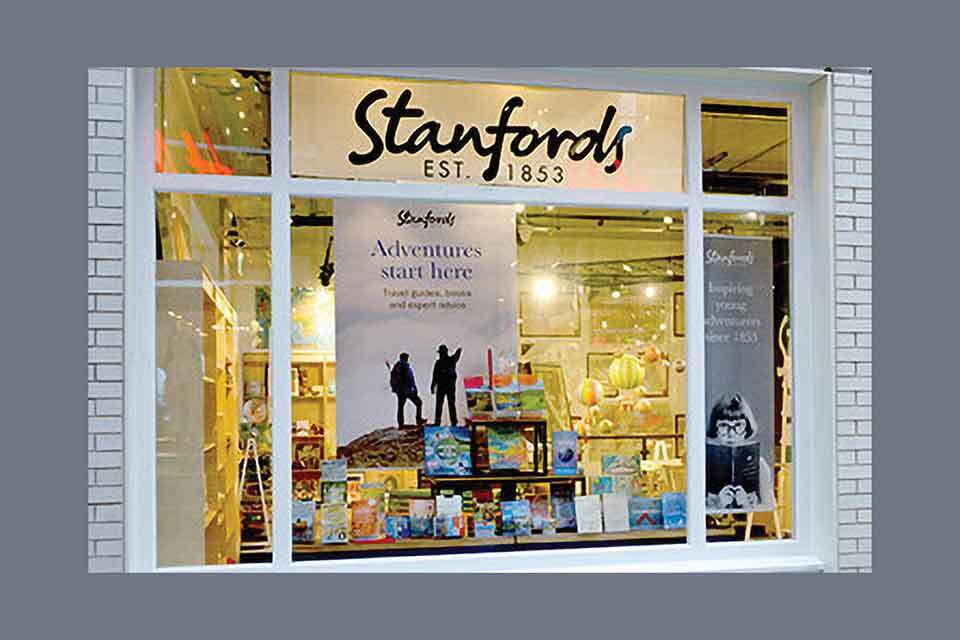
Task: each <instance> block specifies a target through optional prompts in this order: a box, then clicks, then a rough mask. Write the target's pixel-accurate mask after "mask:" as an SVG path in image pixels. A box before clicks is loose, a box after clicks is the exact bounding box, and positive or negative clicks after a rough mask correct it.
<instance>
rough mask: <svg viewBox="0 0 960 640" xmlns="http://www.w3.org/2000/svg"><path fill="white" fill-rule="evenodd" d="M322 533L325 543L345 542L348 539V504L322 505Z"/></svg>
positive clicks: (322, 539) (322, 540)
mask: <svg viewBox="0 0 960 640" xmlns="http://www.w3.org/2000/svg"><path fill="white" fill-rule="evenodd" d="M320 535H321V540H320V541H321V542H322V543H323V544H345V543H346V542H348V540H347V505H345V504H323V505H321V506H320Z"/></svg>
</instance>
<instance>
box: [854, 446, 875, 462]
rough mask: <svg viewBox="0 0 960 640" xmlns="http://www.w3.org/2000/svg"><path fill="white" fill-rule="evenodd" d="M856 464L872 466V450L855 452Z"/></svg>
mask: <svg viewBox="0 0 960 640" xmlns="http://www.w3.org/2000/svg"><path fill="white" fill-rule="evenodd" d="M855 453H856V454H857V457H856V459H857V464H873V450H872V449H869V450H864V451H856V452H855Z"/></svg>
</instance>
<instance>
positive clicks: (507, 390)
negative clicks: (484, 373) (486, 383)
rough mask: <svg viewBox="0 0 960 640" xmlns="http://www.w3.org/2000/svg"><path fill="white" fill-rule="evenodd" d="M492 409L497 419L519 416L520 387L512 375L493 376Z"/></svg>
mask: <svg viewBox="0 0 960 640" xmlns="http://www.w3.org/2000/svg"><path fill="white" fill-rule="evenodd" d="M493 409H494V414H495V415H496V416H497V417H499V418H516V417H519V416H520V386H519V385H518V384H517V382H516V381H515V380H514V379H513V376H512V375H509V374H504V375H494V376H493Z"/></svg>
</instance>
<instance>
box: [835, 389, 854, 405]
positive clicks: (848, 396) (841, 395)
mask: <svg viewBox="0 0 960 640" xmlns="http://www.w3.org/2000/svg"><path fill="white" fill-rule="evenodd" d="M856 399H857V397H856V394H854V393H853V392H850V391H840V392H838V393H837V405H838V406H848V405H853V404H856Z"/></svg>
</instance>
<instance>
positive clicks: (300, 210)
mask: <svg viewBox="0 0 960 640" xmlns="http://www.w3.org/2000/svg"><path fill="white" fill-rule="evenodd" d="M158 75H160V78H159V80H158V82H159V83H160V84H159V85H158V86H159V87H160V89H161V90H159V91H158V115H157V120H158V132H157V140H158V143H157V149H158V158H157V169H158V170H159V171H181V172H198V173H223V174H228V173H232V172H236V173H243V174H250V175H268V174H269V117H268V116H269V74H262V73H254V72H244V71H242V70H212V71H211V70H192V72H191V70H171V72H169V73H164V74H158ZM240 114H242V115H240ZM225 122H227V123H229V124H226V125H224V124H223V123H225ZM786 122H787V114H786V110H785V109H783V108H781V107H772V106H769V105H729V104H725V103H723V102H722V101H716V104H715V105H713V106H711V105H704V121H703V124H704V126H703V130H704V158H705V162H704V176H705V178H704V184H705V189H707V190H713V191H716V192H728V193H729V192H733V193H758V194H765V195H783V194H785V193H786V184H787V151H786V149H787V144H786ZM161 123H162V124H161ZM213 123H216V124H213ZM747 133H750V135H746V134H747ZM731 139H740V140H750V143H749V145H747V144H746V143H744V144H737V145H731V144H727V145H724V144H723V142H724V141H726V142H729V141H730V140H731ZM200 140H204V141H205V142H204V143H200V142H198V141H200ZM708 173H709V174H711V175H710V177H709V179H708V178H707V174H708ZM291 204H292V211H291V271H292V289H291V291H290V292H289V295H290V297H291V298H290V300H291V336H290V340H291V363H292V370H291V371H289V372H283V373H282V375H290V379H291V388H292V398H291V406H292V418H293V420H292V424H291V425H290V427H291V438H292V439H291V447H292V458H293V465H292V468H291V469H290V472H291V474H292V480H293V482H292V486H293V496H292V497H293V500H294V513H293V516H294V518H293V531H292V532H291V534H290V535H292V536H293V538H294V559H295V560H307V559H320V558H331V557H350V556H367V555H373V556H376V555H378V554H398V553H399V554H414V553H450V552H469V551H482V550H501V551H505V550H515V549H537V548H555V547H569V546H577V545H622V544H667V543H682V542H684V541H685V512H683V513H682V517H675V518H673V519H672V521H671V524H672V525H673V526H665V513H664V512H663V509H665V506H664V505H665V504H666V503H665V502H664V503H659V502H656V501H658V500H660V499H661V498H662V496H664V495H665V494H668V495H680V496H684V495H685V492H686V462H685V435H686V419H685V418H686V416H685V412H686V401H687V397H686V375H685V371H686V331H685V307H684V293H683V292H684V273H685V259H684V241H683V238H684V217H683V214H682V212H680V211H656V210H622V209H621V210H618V209H605V208H593V207H591V208H563V207H552V206H523V205H517V206H516V208H515V212H516V242H517V258H518V259H517V264H516V279H517V294H518V301H517V309H518V318H517V344H518V354H519V360H520V361H519V363H518V367H517V371H516V374H517V377H518V379H520V378H521V377H522V376H527V379H532V380H533V381H535V382H534V385H535V386H537V387H538V388H540V387H541V386H542V390H543V391H542V393H543V397H544V410H543V415H542V416H538V417H536V418H534V419H530V420H520V419H516V420H513V421H512V424H513V425H514V427H515V431H516V432H517V434H519V439H518V440H517V441H516V442H513V443H512V444H513V445H516V444H517V442H518V443H519V447H520V450H521V455H522V462H521V463H520V465H519V468H518V469H516V471H515V472H512V473H504V472H500V473H491V471H492V470H491V469H487V473H479V472H478V473H476V474H474V476H472V477H469V478H442V477H429V476H427V475H426V474H425V472H424V460H423V437H424V436H423V432H422V430H421V431H418V430H416V429H413V430H402V431H401V430H399V429H398V430H397V433H396V434H394V435H393V436H391V440H390V442H372V441H364V442H359V441H354V442H351V443H349V444H348V445H346V446H340V447H338V445H337V439H336V429H337V384H336V373H337V359H336V349H335V317H334V303H335V299H336V280H337V278H336V256H335V255H334V253H333V234H334V232H335V227H336V225H337V224H339V223H340V221H338V220H337V218H336V202H335V201H332V200H327V199H307V198H294V199H293V200H292V203H291ZM156 214H157V245H156V255H157V298H156V299H157V372H158V373H157V376H158V385H157V387H158V390H157V541H158V542H157V543H158V561H159V564H160V565H161V566H172V565H200V564H221V563H234V562H255V561H265V560H268V559H269V554H270V553H271V549H272V540H271V536H272V531H271V526H270V525H271V521H272V504H273V492H272V478H273V473H274V472H275V470H274V469H273V467H272V464H271V460H272V455H271V454H272V423H271V415H270V403H271V398H270V388H271V387H270V381H271V379H272V376H273V375H279V374H278V372H275V371H272V370H271V367H270V348H269V347H270V331H271V314H270V304H271V296H272V292H271V267H272V265H271V248H270V237H271V236H270V198H269V197H255V196H213V195H191V194H173V193H170V194H166V193H165V194H158V196H157V201H156ZM704 231H705V233H718V234H730V235H743V236H757V235H763V236H770V237H773V238H774V243H775V255H776V256H777V262H776V265H775V281H776V282H775V283H772V286H775V288H778V289H779V291H780V294H779V295H778V297H777V304H778V308H777V315H776V318H777V327H778V336H777V337H778V339H777V340H776V341H775V344H776V345H777V349H776V350H777V353H776V354H775V356H774V358H775V363H776V366H777V372H778V377H777V380H776V384H775V388H776V389H777V393H776V398H777V403H776V404H777V406H776V415H777V425H776V442H777V453H776V455H777V467H776V479H775V483H776V491H777V509H776V510H775V511H774V512H771V513H769V514H767V513H761V514H756V515H755V516H753V515H746V514H737V515H728V516H710V517H708V522H707V531H708V539H709V540H718V541H721V540H744V539H753V540H757V539H764V538H773V537H788V536H789V535H790V530H791V523H792V512H791V504H792V494H791V490H790V487H791V484H792V481H791V473H790V467H791V451H790V442H792V436H791V424H790V423H791V420H790V406H791V403H790V401H789V394H790V387H789V385H790V380H791V376H790V364H789V317H788V314H789V296H788V293H789V254H788V251H789V224H788V219H787V218H786V217H783V216H763V215H758V214H756V213H748V214H741V215H720V214H710V215H708V216H706V218H705V228H704ZM625 355H629V356H631V358H630V359H629V362H626V361H625V360H623V359H624V356H625ZM625 363H626V364H625ZM615 364H616V366H614V365H615ZM638 368H639V369H640V371H637V369H638ZM641 378H642V382H638V381H637V380H638V379H641ZM490 382H491V383H492V382H494V381H493V380H490ZM457 392H458V393H465V389H464V388H462V387H461V388H459V389H458V391H457ZM428 413H429V412H428ZM476 422H477V436H476V438H477V441H478V443H477V450H476V451H474V452H473V453H474V454H475V455H477V457H478V458H480V459H481V460H477V461H475V464H476V466H477V467H478V468H479V469H482V468H483V466H484V463H483V461H482V459H487V460H488V464H489V455H490V452H489V450H487V447H488V446H489V443H490V438H491V436H490V431H491V429H489V428H488V425H486V424H483V421H482V420H477V421H476ZM535 423H536V424H535ZM540 423H542V425H543V429H542V431H541V429H539V428H537V425H538V424H540ZM499 428H500V426H497V427H495V428H494V430H496V429H499ZM558 432H564V433H568V434H570V433H572V434H575V436H573V439H574V441H575V443H576V444H575V446H574V448H573V450H574V452H575V454H574V455H575V460H574V471H573V473H571V474H569V475H564V474H558V473H555V471H556V469H554V468H553V466H552V463H553V461H554V454H555V452H554V435H555V434H556V433H558ZM541 434H542V435H541ZM498 437H499V436H498ZM471 438H473V436H471ZM384 447H392V448H393V449H394V450H395V451H400V452H401V453H399V454H397V455H394V454H391V461H392V462H391V464H390V465H383V464H381V459H382V458H383V456H382V455H381V454H380V451H381V450H382V449H383V448H384ZM418 456H419V457H418ZM335 460H344V461H345V468H337V467H336V465H330V464H329V463H331V461H335ZM324 463H328V464H327V465H325V464H324ZM328 470H331V471H330V475H329V476H328V474H327V471H328ZM341 474H342V475H341ZM614 476H617V477H616V478H614ZM612 481H616V482H620V483H622V482H626V484H627V487H628V488H627V489H626V491H627V492H628V493H629V495H631V496H632V497H635V498H643V499H645V500H646V501H647V502H644V503H640V504H641V507H640V509H641V511H642V514H641V517H642V518H643V519H645V523H644V522H641V523H640V526H637V527H633V526H629V527H627V529H626V530H616V531H607V530H601V531H595V532H578V531H577V527H576V526H574V527H573V528H571V527H570V526H569V524H570V523H569V520H568V519H567V521H564V519H565V518H567V515H566V510H567V509H568V508H569V507H570V505H571V504H572V503H571V501H570V500H571V499H572V498H575V497H578V496H590V495H598V496H599V495H605V494H609V493H611V486H612V484H611V483H612ZM618 491H619V489H618ZM371 497H372V499H373V500H375V501H376V507H375V509H374V514H373V516H372V517H371V515H370V514H369V513H368V511H367V510H360V509H356V510H355V509H354V508H353V505H355V504H356V505H361V504H366V503H369V502H370V500H371ZM454 499H455V502H456V503H457V511H456V515H455V516H454V517H453V520H454V521H455V522H454V526H453V527H452V529H450V531H444V532H442V533H441V532H440V530H439V528H438V527H439V522H440V520H441V519H442V518H446V516H447V515H450V514H449V512H446V513H444V509H445V508H447V507H448V506H449V505H450V504H451V503H452V501H454ZM518 501H526V502H527V503H528V505H529V512H527V513H521V514H519V516H518V515H517V514H514V513H509V514H508V513H507V512H506V511H505V510H504V508H502V506H501V505H502V504H504V503H510V504H513V503H515V502H518ZM426 503H431V504H432V506H429V505H426V506H425V504H426ZM654 503H656V504H657V505H659V506H653V505H654ZM561 510H563V511H564V513H560V511H561ZM328 511H329V514H327V513H326V512H328ZM327 515H329V516H330V520H329V522H330V523H331V527H332V528H333V529H336V531H337V532H338V534H339V538H340V539H335V538H336V536H332V537H329V538H327V537H326V536H325V533H324V530H325V525H326V524H328V521H327ZM675 515H681V514H675ZM415 517H417V518H430V519H431V520H433V528H432V530H431V532H430V535H425V534H424V535H420V536H411V535H410V533H409V531H408V532H407V535H405V536H404V535H400V534H398V533H397V532H396V531H395V530H392V529H391V530H389V531H388V524H389V523H390V522H391V518H393V520H392V522H393V525H394V527H397V526H406V527H411V526H412V523H411V520H412V519H413V518H415ZM403 518H407V524H406V525H399V524H397V523H400V522H403ZM515 518H517V521H516V522H514V519H515ZM361 519H362V520H363V522H362V525H361V523H360V520H361ZM371 519H372V521H373V524H370V522H371ZM506 520H509V522H507V521H506ZM478 525H481V526H482V527H483V528H484V531H486V533H488V534H492V535H489V536H487V535H485V536H484V537H478V533H477V532H478ZM371 527H372V528H371ZM451 531H452V534H451ZM421 534H422V532H421Z"/></svg>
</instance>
